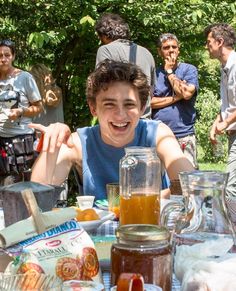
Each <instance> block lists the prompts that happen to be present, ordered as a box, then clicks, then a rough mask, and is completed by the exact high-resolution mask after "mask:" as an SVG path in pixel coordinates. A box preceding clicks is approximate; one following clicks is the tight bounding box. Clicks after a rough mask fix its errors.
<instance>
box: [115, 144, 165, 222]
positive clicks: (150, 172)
mask: <svg viewBox="0 0 236 291" xmlns="http://www.w3.org/2000/svg"><path fill="white" fill-rule="evenodd" d="M119 184H120V224H121V225H122V224H159V218H160V186H161V163H160V159H159V158H158V156H157V153H156V149H155V148H148V147H129V148H125V156H124V157H123V158H122V159H121V160H120V183H119Z"/></svg>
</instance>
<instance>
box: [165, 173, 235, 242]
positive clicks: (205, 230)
mask: <svg viewBox="0 0 236 291" xmlns="http://www.w3.org/2000/svg"><path fill="white" fill-rule="evenodd" d="M179 177H180V182H181V185H183V187H184V189H183V193H184V194H185V195H184V197H183V201H182V205H181V207H180V209H181V211H180V212H179V216H178V218H177V220H176V223H175V228H174V232H175V235H176V240H177V243H178V244H179V243H180V244H194V243H197V242H204V241H206V240H211V239H219V238H224V237H231V238H233V239H234V232H233V229H232V223H231V221H230V219H229V216H228V212H227V208H226V203H225V187H226V183H227V179H228V173H222V172H217V171H193V172H183V173H181V174H180V175H179ZM172 207H173V206H172ZM165 212H166V214H167V215H169V212H170V211H165ZM163 215H164V214H163Z"/></svg>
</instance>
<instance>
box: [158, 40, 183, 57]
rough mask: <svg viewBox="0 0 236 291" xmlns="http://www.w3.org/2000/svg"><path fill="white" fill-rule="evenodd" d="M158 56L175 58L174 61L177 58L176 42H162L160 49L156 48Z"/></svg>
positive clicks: (177, 47) (177, 48)
mask: <svg viewBox="0 0 236 291" xmlns="http://www.w3.org/2000/svg"><path fill="white" fill-rule="evenodd" d="M157 50H158V54H159V55H160V56H161V57H162V58H163V59H166V58H169V57H171V58H172V57H175V59H177V58H178V56H179V45H178V43H177V41H176V40H174V39H168V40H166V41H163V42H162V46H161V48H158V49H157Z"/></svg>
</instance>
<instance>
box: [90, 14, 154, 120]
mask: <svg viewBox="0 0 236 291" xmlns="http://www.w3.org/2000/svg"><path fill="white" fill-rule="evenodd" d="M95 30H96V32H97V34H98V37H99V38H100V40H101V42H102V44H103V45H102V46H101V47H99V49H98V51H97V57H96V65H98V64H99V63H100V62H101V61H104V60H105V59H109V60H114V61H119V62H130V63H134V64H136V65H138V66H139V67H140V68H141V69H142V71H143V72H144V74H145V75H146V76H147V78H148V82H149V84H150V85H151V86H152V88H153V86H154V84H155V61H154V58H153V56H152V54H151V53H150V52H149V51H148V50H147V49H146V48H144V47H142V46H140V45H137V44H135V43H134V42H132V41H130V40H129V38H130V31H129V26H128V24H127V23H126V22H125V21H124V19H123V18H121V17H120V16H119V15H117V14H113V13H105V14H103V15H102V16H101V18H100V19H99V20H98V21H97V23H96V26H95ZM150 100H151V97H149V98H148V101H147V105H146V110H145V112H144V114H143V116H142V117H143V118H144V117H146V118H150V117H151V108H150Z"/></svg>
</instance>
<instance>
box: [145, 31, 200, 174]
mask: <svg viewBox="0 0 236 291" xmlns="http://www.w3.org/2000/svg"><path fill="white" fill-rule="evenodd" d="M157 51H158V54H159V55H160V57H161V58H162V59H163V65H162V66H160V67H159V68H158V69H157V72H156V74H157V81H156V85H155V90H154V94H153V95H154V97H153V98H152V101H151V107H152V118H153V119H155V120H161V121H162V122H164V123H165V124H167V125H168V126H169V127H170V128H171V130H172V131H173V133H174V134H175V136H176V138H177V140H178V142H179V144H180V147H181V149H182V151H183V152H184V154H185V156H186V157H187V158H188V159H189V160H190V161H191V163H192V164H193V166H194V167H195V168H196V169H197V168H198V165H197V146H196V137H195V131H194V124H195V119H196V111H195V108H194V105H195V100H196V96H197V91H198V72H197V68H196V67H195V66H193V65H191V64H187V63H181V62H179V61H178V56H179V41H178V39H177V37H176V36H175V35H174V34H171V33H164V34H161V35H160V36H159V38H158V40H157Z"/></svg>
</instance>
